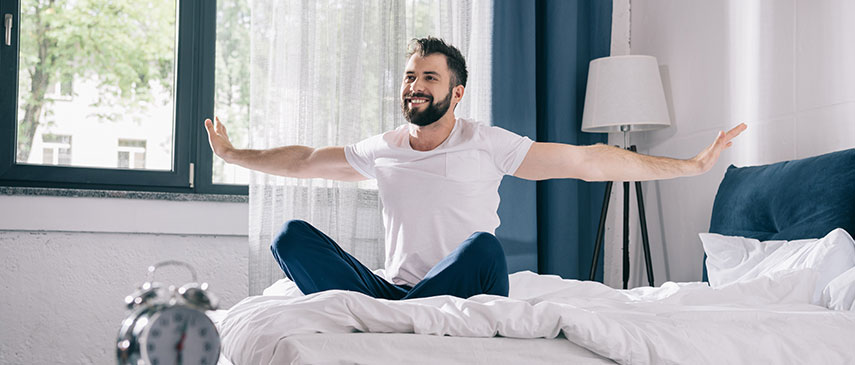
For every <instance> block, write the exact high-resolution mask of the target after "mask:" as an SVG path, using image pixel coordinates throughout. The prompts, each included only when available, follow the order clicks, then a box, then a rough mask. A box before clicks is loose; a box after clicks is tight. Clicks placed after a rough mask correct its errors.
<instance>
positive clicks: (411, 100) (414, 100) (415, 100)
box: [410, 99, 427, 104]
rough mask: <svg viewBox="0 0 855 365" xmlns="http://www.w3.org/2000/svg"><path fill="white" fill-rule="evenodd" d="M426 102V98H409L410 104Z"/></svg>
mask: <svg viewBox="0 0 855 365" xmlns="http://www.w3.org/2000/svg"><path fill="white" fill-rule="evenodd" d="M426 102H427V100H426V99H410V103H411V104H423V103H426Z"/></svg>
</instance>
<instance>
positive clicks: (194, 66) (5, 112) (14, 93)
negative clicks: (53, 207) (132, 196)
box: [0, 0, 249, 195]
mask: <svg viewBox="0 0 855 365" xmlns="http://www.w3.org/2000/svg"><path fill="white" fill-rule="evenodd" d="M175 3H176V8H177V11H176V14H177V22H178V27H177V29H176V31H177V33H178V34H177V37H176V39H177V44H176V73H175V97H174V109H173V115H174V117H173V156H172V157H173V161H172V163H173V170H172V171H150V170H134V169H112V168H91V167H76V166H45V165H29V164H18V163H17V162H16V161H15V156H16V149H17V145H16V137H17V127H18V116H17V113H18V72H19V70H18V52H19V41H20V32H19V30H20V27H19V26H18V25H19V19H20V14H21V12H20V9H21V2H20V0H0V14H3V17H4V18H5V14H12V23H13V26H12V45H11V46H7V45H6V43H5V37H4V39H3V43H2V44H0V85H2V86H0V186H26V187H48V188H74V189H101V190H132V191H159V192H178V193H201V194H236V195H247V194H248V191H249V188H248V186H247V185H230V184H215V183H213V177H212V166H213V153H212V151H211V148H210V146H208V137H207V132H206V131H205V128H204V126H203V124H202V121H203V120H205V118H210V117H211V116H212V115H213V112H214V87H215V83H214V77H215V55H216V54H215V47H216V30H217V27H216V16H217V2H216V1H187V0H175ZM4 31H5V27H4Z"/></svg>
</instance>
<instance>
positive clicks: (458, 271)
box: [270, 220, 508, 300]
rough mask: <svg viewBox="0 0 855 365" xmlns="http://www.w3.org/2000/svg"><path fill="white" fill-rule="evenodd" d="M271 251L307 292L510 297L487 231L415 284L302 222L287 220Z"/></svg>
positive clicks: (497, 247)
mask: <svg viewBox="0 0 855 365" xmlns="http://www.w3.org/2000/svg"><path fill="white" fill-rule="evenodd" d="M270 250H271V251H273V257H275V258H276V261H278V262H279V266H280V267H281V268H282V271H284V272H285V275H287V276H288V278H290V279H291V280H293V281H294V282H295V283H296V284H297V287H298V288H300V291H302V292H303V293H304V294H311V293H316V292H319V291H323V290H331V289H342V290H352V291H358V292H360V293H364V294H367V295H370V296H372V297H375V298H384V299H392V300H398V299H411V298H424V297H430V296H435V295H446V294H448V295H453V296H456V297H460V298H468V297H471V296H473V295H477V294H494V295H501V296H508V265H507V262H506V261H505V253H504V251H503V250H502V246H501V244H499V240H498V239H496V236H493V235H492V234H489V233H485V232H476V233H474V234H473V235H472V236H470V237H469V238H468V239H467V240H466V241H464V242H463V243H462V244H460V246H458V247H457V249H455V250H454V251H453V252H452V253H451V254H449V255H448V256H446V257H445V258H444V259H443V260H442V261H440V262H439V263H437V264H436V265H435V266H434V267H433V268H432V269H431V270H430V271H429V272H428V273H427V275H425V277H424V279H422V281H420V282H419V283H418V284H416V286H414V287H409V286H406V285H395V284H392V283H389V282H388V281H386V280H385V279H383V278H381V277H379V276H377V275H374V273H373V272H371V270H369V269H368V268H367V267H365V265H363V264H362V263H360V262H359V261H358V260H356V258H354V257H353V256H351V255H350V254H348V253H347V252H345V251H344V250H342V249H341V247H339V246H338V244H336V243H335V242H334V241H333V240H332V239H331V238H329V237H328V236H327V235H326V234H324V233H323V232H321V231H320V230H318V229H317V228H315V227H313V226H312V225H311V224H309V223H306V222H304V221H301V220H292V221H288V222H287V223H285V226H284V227H283V228H282V232H281V233H280V234H279V236H278V237H276V239H275V240H273V244H272V245H270Z"/></svg>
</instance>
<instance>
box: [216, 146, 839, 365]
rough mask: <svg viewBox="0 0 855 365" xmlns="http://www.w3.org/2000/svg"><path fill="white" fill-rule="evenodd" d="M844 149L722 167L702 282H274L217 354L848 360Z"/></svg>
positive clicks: (236, 322)
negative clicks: (421, 289) (323, 285)
mask: <svg viewBox="0 0 855 365" xmlns="http://www.w3.org/2000/svg"><path fill="white" fill-rule="evenodd" d="M853 181H855V149H852V150H845V151H839V152H834V153H830V154H826V155H822V156H817V157H813V158H808V159H802V160H796V161H786V162H781V163H777V164H772V165H764V166H753V167H742V168H738V167H734V166H731V167H730V168H728V171H727V173H726V174H725V177H724V179H723V181H722V183H721V184H720V187H719V190H718V192H717V194H716V199H715V203H714V207H713V217H712V220H711V224H710V232H708V233H707V232H704V233H701V234H700V237H701V240H702V242H703V245H704V250H705V252H706V254H707V258H706V261H705V267H704V270H705V272H708V274H709V283H706V282H694V283H674V282H668V283H665V284H663V285H661V286H660V287H655V288H654V287H642V288H636V289H631V290H616V289H612V288H609V287H607V286H604V285H602V284H600V283H596V282H586V281H576V280H563V279H561V278H559V277H556V276H549V275H538V274H535V273H532V272H518V273H514V274H511V276H510V284H511V285H510V289H511V290H510V295H509V297H508V298H502V297H495V296H489V295H479V296H475V297H472V298H469V299H466V300H464V299H460V298H454V297H449V296H439V297H432V298H421V299H414V300H407V301H387V300H378V299H373V298H370V297H367V296H365V295H363V294H360V293H354V292H346V291H327V292H321V293H315V294H312V295H308V296H303V295H301V294H300V293H299V290H297V288H296V286H295V285H294V284H293V283H291V282H290V281H288V280H285V279H283V280H280V281H279V282H277V283H276V284H274V285H273V286H271V287H270V288H268V289H267V290H266V291H265V294H264V295H262V296H254V297H249V298H246V299H245V300H243V301H241V302H240V303H238V304H236V305H235V306H234V307H232V308H231V309H229V310H228V311H221V312H219V313H216V315H215V317H217V319H216V322H217V324H218V327H219V329H220V333H221V337H222V343H223V358H222V360H221V364H229V363H234V364H236V365H241V364H271V363H272V364H282V363H376V364H386V363H388V364H392V363H396V364H397V363H403V362H406V363H413V364H419V363H482V364H501V363H506V364H515V363H526V364H534V363H544V364H547V363H579V364H608V363H621V364H647V363H655V364H676V363H691V364H704V363H728V364H731V363H735V364H754V363H776V364H777V363H781V364H786V363H829V364H830V363H852V362H853V361H855V351H853V350H852V339H853V338H855V241H853V240H852V237H851V236H850V234H849V233H850V232H855V184H853Z"/></svg>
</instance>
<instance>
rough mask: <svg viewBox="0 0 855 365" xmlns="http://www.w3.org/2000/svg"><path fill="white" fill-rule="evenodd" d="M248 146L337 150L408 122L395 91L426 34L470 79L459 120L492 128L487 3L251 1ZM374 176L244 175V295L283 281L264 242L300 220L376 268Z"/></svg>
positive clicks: (379, 227)
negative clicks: (456, 56) (458, 56)
mask: <svg viewBox="0 0 855 365" xmlns="http://www.w3.org/2000/svg"><path fill="white" fill-rule="evenodd" d="M251 18H252V35H251V38H252V39H251V52H250V65H249V67H250V69H251V72H250V95H251V98H250V109H251V115H250V130H251V134H250V147H251V148H256V149H264V148H272V147H278V146H284V145H293V144H299V145H306V146H312V147H323V146H342V145H346V144H350V143H355V142H358V141H359V140H362V139H364V138H367V137H370V136H372V135H375V134H379V133H382V132H384V131H387V130H390V129H393V128H395V127H397V126H398V125H401V124H402V123H405V121H404V119H403V117H402V116H401V111H400V104H399V100H400V98H399V91H400V83H401V77H402V73H403V69H404V66H405V64H406V47H407V42H408V41H409V40H410V39H411V38H414V37H422V36H426V35H433V36H437V37H442V38H444V39H445V40H446V41H447V42H450V43H451V44H453V45H455V46H456V47H458V48H459V49H460V50H461V52H463V54H464V56H465V57H466V59H467V65H468V68H469V74H470V76H469V81H468V82H467V87H466V94H465V96H464V98H463V102H462V103H461V104H460V105H459V106H458V108H457V110H456V114H457V116H461V117H469V118H475V119H477V120H480V121H484V122H489V121H490V117H491V116H490V110H491V105H490V99H491V89H490V87H491V82H490V79H491V67H490V64H491V48H492V46H491V33H492V0H472V1H456V0H407V1H398V0H383V1H363V0H320V1H316V0H303V1H281V0H254V1H251ZM376 189H377V187H376V184H375V183H374V181H373V180H371V181H364V182H359V183H342V182H335V181H327V180H321V179H312V180H300V179H292V178H283V177H277V176H272V175H266V174H262V173H255V172H253V173H252V175H251V177H250V187H249V194H250V195H249V201H250V203H249V214H250V217H249V246H250V255H249V290H250V295H257V294H260V293H261V291H262V290H263V289H264V288H265V287H267V286H269V285H270V284H272V283H273V282H275V281H276V280H278V279H280V278H282V277H284V274H283V273H282V271H281V269H280V268H279V266H278V264H277V263H276V262H275V261H274V259H273V257H272V255H271V253H270V248H269V247H270V243H271V241H272V240H273V238H274V237H275V236H276V235H277V234H278V233H279V231H280V230H281V227H282V224H283V223H284V222H285V221H287V220H289V219H303V220H306V221H308V222H310V223H311V224H313V225H314V226H315V227H317V228H318V229H320V230H322V231H323V232H325V233H326V234H327V235H329V236H330V237H332V238H333V239H335V240H336V242H338V243H339V244H340V245H341V246H342V248H344V249H345V250H346V251H348V252H350V253H351V254H352V255H354V256H355V257H356V258H358V259H359V260H360V261H361V262H362V263H364V264H365V265H367V266H369V267H371V268H379V267H382V266H383V261H384V230H383V221H382V216H381V202H380V201H379V199H378V196H377V191H376Z"/></svg>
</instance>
